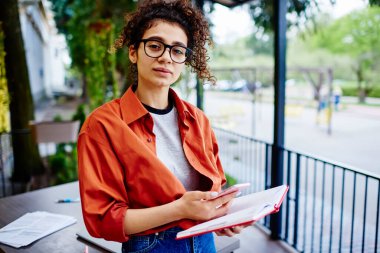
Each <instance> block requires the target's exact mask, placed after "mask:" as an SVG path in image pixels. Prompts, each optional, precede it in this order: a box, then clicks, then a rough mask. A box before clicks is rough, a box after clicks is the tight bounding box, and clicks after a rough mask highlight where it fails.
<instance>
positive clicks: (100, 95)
mask: <svg viewBox="0 0 380 253" xmlns="http://www.w3.org/2000/svg"><path fill="white" fill-rule="evenodd" d="M113 34H114V26H113V25H112V23H111V22H110V21H109V20H97V21H96V22H91V23H89V25H88V29H87V34H86V36H85V38H86V39H85V40H86V41H85V51H86V52H85V57H86V58H85V61H84V63H85V68H84V70H85V75H86V79H87V83H88V85H87V87H88V90H87V91H88V99H89V106H90V109H91V110H93V109H95V108H96V107H98V106H100V105H102V104H103V103H104V102H106V101H108V100H111V99H113V98H115V97H118V96H119V89H118V85H117V83H116V81H115V67H116V57H115V54H110V53H108V48H109V46H110V45H111V43H112V41H113Z"/></svg>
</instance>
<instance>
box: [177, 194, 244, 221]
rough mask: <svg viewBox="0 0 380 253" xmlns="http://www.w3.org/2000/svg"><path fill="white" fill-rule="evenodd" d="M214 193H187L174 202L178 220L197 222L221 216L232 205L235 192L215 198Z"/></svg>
mask: <svg viewBox="0 0 380 253" xmlns="http://www.w3.org/2000/svg"><path fill="white" fill-rule="evenodd" d="M216 194H217V193H216V192H202V191H189V192H186V193H185V194H184V195H183V196H182V197H181V198H180V199H178V200H176V204H177V207H178V210H179V216H180V219H191V220H198V221H205V220H210V219H213V218H216V217H220V216H223V215H225V214H226V213H227V211H228V208H229V207H230V205H231V204H232V199H233V198H234V197H235V196H236V194H237V192H233V193H230V194H227V195H225V196H222V197H219V198H215V195H216Z"/></svg>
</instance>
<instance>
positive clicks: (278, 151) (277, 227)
mask: <svg viewBox="0 0 380 253" xmlns="http://www.w3.org/2000/svg"><path fill="white" fill-rule="evenodd" d="M286 5H287V1H286V0H275V1H274V36H275V40H274V96H275V97H274V105H275V106H274V131H273V132H274V133H273V150H272V172H271V180H272V181H271V186H272V187H275V186H278V185H281V184H283V174H284V173H283V170H284V166H283V165H284V153H283V147H284V117H285V116H284V112H285V77H286V10H287V8H286ZM281 217H282V215H281V209H280V212H278V213H277V214H275V215H272V217H271V219H270V230H271V237H272V238H273V239H279V238H280V236H281V223H282V222H281Z"/></svg>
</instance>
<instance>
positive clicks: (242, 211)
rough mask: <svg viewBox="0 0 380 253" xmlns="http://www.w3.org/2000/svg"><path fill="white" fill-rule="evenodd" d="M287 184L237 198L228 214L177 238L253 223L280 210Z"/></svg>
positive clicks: (183, 232) (193, 228)
mask: <svg viewBox="0 0 380 253" xmlns="http://www.w3.org/2000/svg"><path fill="white" fill-rule="evenodd" d="M288 189H289V187H288V186H287V185H281V186H278V187H274V188H271V189H268V190H265V191H261V192H256V193H251V194H248V195H245V196H243V197H240V198H235V199H234V201H233V202H232V205H231V207H230V208H229V210H228V212H227V214H226V215H224V216H222V217H219V218H216V219H213V220H209V221H206V222H203V223H200V224H198V225H196V226H193V227H191V228H189V229H187V230H184V231H181V232H179V233H178V234H177V239H184V238H188V237H192V236H196V235H201V234H205V233H209V232H213V231H217V230H220V229H223V228H230V227H234V226H238V225H245V224H251V223H252V222H255V221H257V220H259V219H261V218H263V217H265V216H267V215H269V214H272V213H276V212H278V211H279V209H280V206H281V204H282V201H283V200H284V198H285V195H286V193H287V192H288Z"/></svg>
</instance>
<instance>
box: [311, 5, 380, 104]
mask: <svg viewBox="0 0 380 253" xmlns="http://www.w3.org/2000/svg"><path fill="white" fill-rule="evenodd" d="M379 34H380V7H368V8H367V9H364V10H361V11H356V12H353V13H351V14H348V15H346V16H344V17H342V18H340V19H338V20H336V21H335V22H333V23H332V24H331V25H330V26H328V27H326V28H325V29H321V30H320V31H319V32H318V33H317V34H316V35H315V36H313V37H312V38H311V42H312V44H313V45H314V47H321V48H326V49H328V50H330V51H331V52H333V53H335V54H340V55H349V56H350V57H351V58H352V59H353V62H354V64H352V69H353V71H354V72H355V74H356V79H357V84H358V91H359V94H358V95H359V101H360V102H364V101H365V97H366V96H367V95H368V93H369V92H370V91H371V89H372V88H373V84H374V83H375V82H380V80H379V79H376V75H374V73H379V71H380V37H379Z"/></svg>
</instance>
